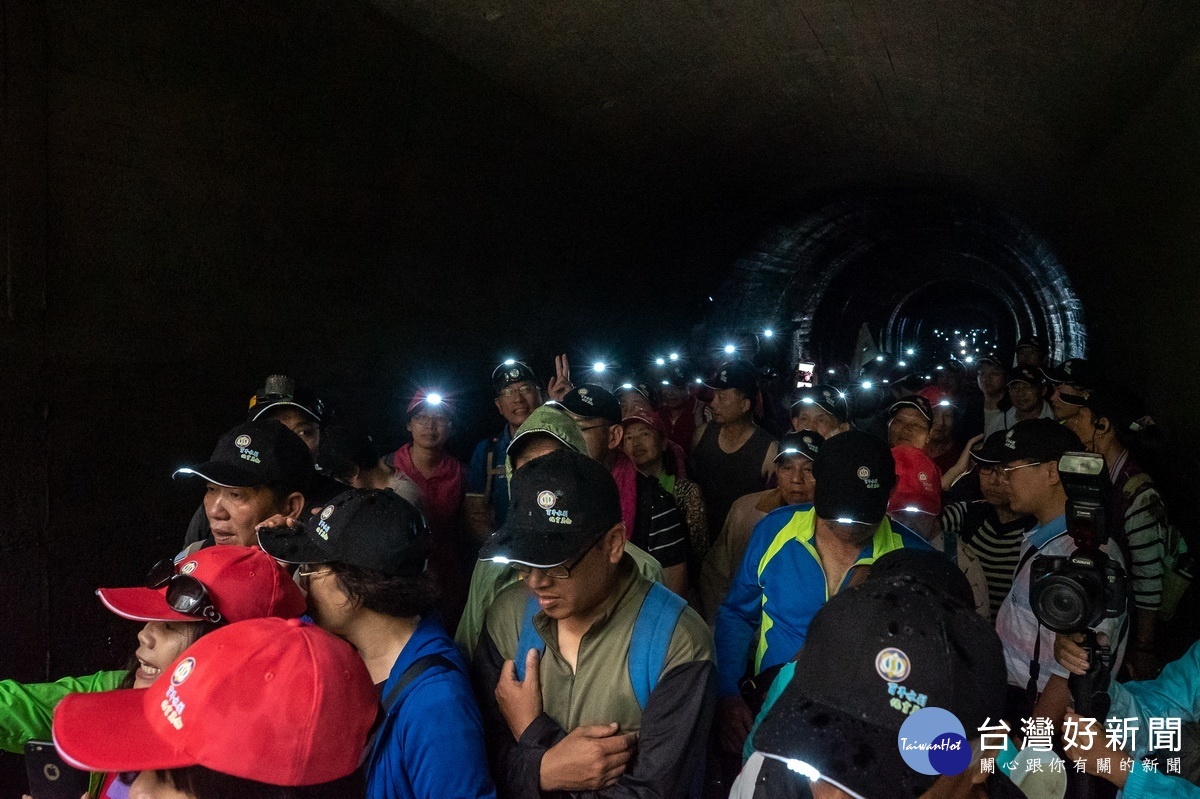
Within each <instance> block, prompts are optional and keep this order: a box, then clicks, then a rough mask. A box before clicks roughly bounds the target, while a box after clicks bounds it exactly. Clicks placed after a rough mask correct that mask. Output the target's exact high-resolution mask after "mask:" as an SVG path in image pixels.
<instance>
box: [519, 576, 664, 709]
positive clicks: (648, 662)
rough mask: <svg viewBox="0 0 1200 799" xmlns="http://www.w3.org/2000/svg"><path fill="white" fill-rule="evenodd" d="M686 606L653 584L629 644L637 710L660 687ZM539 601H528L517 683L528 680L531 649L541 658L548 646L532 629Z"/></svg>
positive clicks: (631, 680) (660, 586)
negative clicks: (527, 669)
mask: <svg viewBox="0 0 1200 799" xmlns="http://www.w3.org/2000/svg"><path fill="white" fill-rule="evenodd" d="M686 605H687V602H685V601H684V599H683V598H682V597H680V596H679V595H678V594H675V593H674V592H672V591H671V590H670V589H669V588H667V587H666V586H664V585H663V584H662V583H654V584H652V585H651V586H650V590H649V592H647V593H646V598H645V600H643V601H642V607H641V608H640V609H639V610H638V615H637V620H636V621H635V622H634V623H633V638H632V639H631V640H630V643H629V682H630V684H632V685H633V693H634V695H635V696H636V697H637V703H638V707H640V708H641V709H642V710H645V709H646V703H647V702H648V701H650V692H651V691H653V690H654V687H655V686H656V685H658V680H659V678H660V677H661V676H662V671H663V664H664V663H665V662H666V660H667V649H668V647H670V645H671V637H672V636H673V635H674V633H675V625H676V624H677V623H678V621H679V617H680V615H681V614H682V613H683V609H684V607H685V606H686ZM538 609H539V607H538V602H537V598H536V597H534V596H532V595H531V596H530V597H529V601H528V602H527V603H526V604H525V613H524V615H523V618H522V619H521V634H520V636H519V637H518V638H517V649H516V652H515V653H514V656H513V664H514V665H515V666H516V670H517V679H518V680H521V681H524V680H525V656H526V654H527V653H528V652H529V650H530V649H534V650H537V653H538V655H541V654H543V653H544V652H545V651H546V642H545V641H544V640H543V639H542V636H541V633H539V632H538V631H537V628H535V627H534V626H533V617H534V615H535V614H536V613H537V612H538Z"/></svg>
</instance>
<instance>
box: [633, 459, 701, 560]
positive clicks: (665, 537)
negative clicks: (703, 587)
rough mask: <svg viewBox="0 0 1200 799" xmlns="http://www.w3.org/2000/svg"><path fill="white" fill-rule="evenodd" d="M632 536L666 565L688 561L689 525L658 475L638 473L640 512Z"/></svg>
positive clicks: (636, 515)
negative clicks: (685, 522)
mask: <svg viewBox="0 0 1200 799" xmlns="http://www.w3.org/2000/svg"><path fill="white" fill-rule="evenodd" d="M629 540H630V541H632V542H633V543H634V544H636V545H638V546H639V547H641V548H642V549H644V550H646V551H647V552H649V553H650V554H651V555H653V556H654V558H655V560H657V561H658V562H659V564H660V565H662V567H663V568H664V569H668V568H670V567H672V566H678V565H679V564H681V563H687V560H688V549H689V547H688V529H687V526H686V525H685V524H684V521H683V514H682V513H680V512H679V508H678V507H676V505H675V498H674V497H672V496H671V495H670V494H668V493H667V491H666V489H664V488H663V487H662V483H660V482H658V479H657V478H655V477H649V476H647V475H644V474H641V473H638V475H637V512H636V514H635V515H634V522H633V533H632V534H631V535H630V538H629Z"/></svg>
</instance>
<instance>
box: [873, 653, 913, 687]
mask: <svg viewBox="0 0 1200 799" xmlns="http://www.w3.org/2000/svg"><path fill="white" fill-rule="evenodd" d="M910 671H912V661H911V660H909V659H908V655H906V654H904V652H903V650H900V649H896V648H895V647H888V648H887V649H881V650H879V653H878V654H877V655H875V673H876V674H878V675H879V676H880V677H882V678H883V679H885V680H887V681H888V682H904V680H905V678H907V677H908V673H909V672H910Z"/></svg>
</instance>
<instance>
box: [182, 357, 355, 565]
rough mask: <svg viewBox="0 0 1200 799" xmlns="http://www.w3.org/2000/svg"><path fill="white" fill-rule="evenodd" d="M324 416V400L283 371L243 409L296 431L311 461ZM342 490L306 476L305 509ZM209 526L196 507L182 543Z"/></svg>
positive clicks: (252, 417)
mask: <svg viewBox="0 0 1200 799" xmlns="http://www.w3.org/2000/svg"><path fill="white" fill-rule="evenodd" d="M326 417H327V413H326V408H325V403H324V402H322V401H321V398H320V397H318V396H317V395H316V394H314V393H313V392H312V390H311V389H309V388H307V387H306V386H302V385H297V383H296V381H295V380H293V379H292V378H290V377H288V376H287V375H270V376H269V377H267V379H266V381H265V382H264V383H263V387H262V388H260V389H259V390H258V391H256V392H254V396H252V397H250V408H249V410H248V411H247V412H246V420H247V421H249V422H265V421H269V420H275V421H277V422H279V423H280V424H282V425H283V426H284V427H286V428H287V429H288V430H291V431H292V432H293V433H295V434H296V436H297V437H299V439H300V440H301V441H303V442H304V443H305V444H306V445H307V446H308V451H309V454H310V455H311V456H312V458H313V461H316V458H317V448H318V447H319V446H320V443H321V426H322V424H324V422H325V420H326ZM341 492H342V486H341V485H340V484H339V483H337V482H335V481H334V480H332V479H330V478H329V477H326V476H325V475H323V474H320V473H317V474H314V475H312V477H311V478H310V479H309V482H308V486H307V488H305V489H304V498H305V501H306V503H307V506H308V509H309V510H310V511H311V510H313V509H315V508H320V507H322V506H323V505H324V504H325V503H326V502H327V501H328V500H330V499H332V498H333V497H335V496H337V495H338V494H340V493H341ZM211 533H212V530H210V529H209V526H208V518H207V517H206V516H205V514H204V508H203V507H199V508H197V509H196V512H195V513H194V514H193V515H192V519H191V521H190V522H188V529H187V533H186V534H185V535H184V539H183V545H184V546H185V547H189V546H191V545H192V544H195V543H196V542H197V541H203V540H204V539H206V538H208V537H209V535H210V534H211Z"/></svg>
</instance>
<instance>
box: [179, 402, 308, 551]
mask: <svg viewBox="0 0 1200 799" xmlns="http://www.w3.org/2000/svg"><path fill="white" fill-rule="evenodd" d="M173 476H174V477H176V478H178V477H180V476H184V477H198V478H200V479H201V480H204V481H205V483H207V485H208V490H207V492H206V493H205V495H204V503H203V510H204V516H205V520H206V521H207V523H208V527H209V533H208V535H207V536H206V537H204V538H202V539H200V540H198V541H196V542H194V543H192V544H189V545H188V546H187V548H185V549H184V551H183V553H181V554H190V553H192V552H194V551H196V550H197V549H201V548H203V547H208V546H212V545H214V544H236V545H239V546H244V547H245V546H254V543H255V540H256V538H255V531H254V528H255V526H256V525H257V524H259V523H260V522H262V521H263V520H265V519H268V518H270V517H271V516H275V515H283V516H290V517H292V518H296V519H298V518H301V516H302V515H303V513H304V508H305V504H306V503H305V500H304V492H305V491H306V490H307V489H308V486H309V483H310V482H311V481H312V478H313V461H312V456H311V455H310V454H309V451H308V447H307V446H305V444H304V442H303V441H301V440H300V438H299V436H297V435H296V434H295V433H293V432H292V431H291V430H289V429H288V428H286V427H284V426H283V425H282V424H280V423H279V422H277V421H275V420H273V419H266V420H261V421H256V422H244V423H243V424H240V425H238V426H237V427H235V428H233V429H232V430H230V431H228V432H227V433H225V435H223V436H221V439H220V440H219V441H218V442H217V447H216V449H214V450H213V454H212V457H211V458H210V459H209V460H208V462H207V463H203V464H201V465H199V466H185V467H183V468H181V469H177V470H176V471H175V473H174V475H173Z"/></svg>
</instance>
